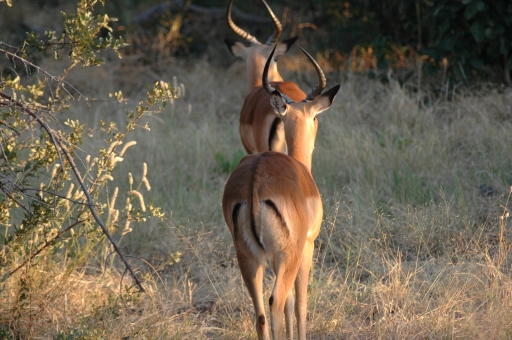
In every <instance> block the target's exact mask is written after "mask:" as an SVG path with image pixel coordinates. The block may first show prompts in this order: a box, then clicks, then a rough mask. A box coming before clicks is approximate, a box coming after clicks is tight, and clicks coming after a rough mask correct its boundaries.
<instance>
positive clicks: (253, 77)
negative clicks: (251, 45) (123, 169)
mask: <svg viewBox="0 0 512 340" xmlns="http://www.w3.org/2000/svg"><path fill="white" fill-rule="evenodd" d="M264 67H265V64H264V62H263V63H254V64H252V65H247V85H248V89H249V92H250V91H252V90H253V89H254V88H256V87H258V86H261V85H262V84H263V83H262V82H261V75H262V74H263V68H264ZM268 81H271V82H273V81H283V77H281V75H280V74H279V71H278V70H277V63H276V62H272V63H271V64H270V66H269V68H268Z"/></svg>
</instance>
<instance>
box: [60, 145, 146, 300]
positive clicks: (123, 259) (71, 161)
mask: <svg viewBox="0 0 512 340" xmlns="http://www.w3.org/2000/svg"><path fill="white" fill-rule="evenodd" d="M57 142H58V143H59V146H60V147H61V149H62V151H63V152H64V155H65V156H66V159H67V160H68V162H69V164H70V165H71V169H72V170H73V172H74V173H75V177H76V179H77V181H78V183H79V184H80V186H81V187H82V191H83V193H84V194H85V196H86V197H87V201H88V202H89V210H90V211H91V213H92V216H93V217H94V219H95V220H96V222H97V223H98V224H99V226H100V227H101V229H102V230H103V233H104V234H105V235H106V236H107V238H108V240H109V241H110V243H111V244H112V246H113V247H114V250H115V251H116V253H117V254H119V257H120V258H121V260H122V261H123V262H124V265H125V266H126V269H127V270H128V271H129V272H130V274H131V275H132V278H133V280H134V281H135V283H136V284H137V286H138V287H139V290H140V291H141V292H144V291H145V290H144V287H142V283H141V282H140V280H139V278H138V277H137V275H136V274H135V272H134V271H133V269H132V267H131V266H130V264H129V263H128V261H127V260H126V258H125V256H124V255H123V252H122V251H121V249H120V248H119V246H118V245H117V243H116V241H115V240H114V238H113V237H112V235H110V232H109V231H108V229H107V227H106V226H105V224H104V223H103V221H102V220H101V219H100V217H99V216H98V214H97V213H96V209H94V202H93V199H92V197H91V195H90V194H89V190H88V189H87V186H86V185H85V183H84V181H83V179H82V175H81V174H80V171H78V168H77V166H76V164H75V161H74V159H73V157H72V156H71V154H70V152H69V150H68V149H67V147H66V146H65V145H64V144H62V142H61V140H60V139H58V140H57Z"/></svg>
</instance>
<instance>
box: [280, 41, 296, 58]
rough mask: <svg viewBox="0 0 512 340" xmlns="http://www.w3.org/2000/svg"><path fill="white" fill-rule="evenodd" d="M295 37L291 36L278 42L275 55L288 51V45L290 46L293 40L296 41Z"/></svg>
mask: <svg viewBox="0 0 512 340" xmlns="http://www.w3.org/2000/svg"><path fill="white" fill-rule="evenodd" d="M297 38H298V37H293V38H290V39H286V40H283V41H280V42H278V43H277V47H276V53H275V55H276V56H278V55H282V54H285V53H286V52H288V50H289V49H290V47H292V45H293V43H294V42H295V41H297Z"/></svg>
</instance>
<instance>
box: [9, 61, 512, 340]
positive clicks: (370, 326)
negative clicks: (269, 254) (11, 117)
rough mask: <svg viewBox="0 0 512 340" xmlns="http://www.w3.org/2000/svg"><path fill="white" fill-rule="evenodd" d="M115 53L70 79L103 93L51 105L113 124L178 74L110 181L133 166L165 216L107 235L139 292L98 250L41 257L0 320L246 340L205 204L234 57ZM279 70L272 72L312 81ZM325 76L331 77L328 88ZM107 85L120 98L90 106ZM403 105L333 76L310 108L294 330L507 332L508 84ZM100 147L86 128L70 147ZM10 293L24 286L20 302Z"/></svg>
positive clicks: (21, 328) (222, 148)
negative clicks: (309, 258) (305, 241)
mask: <svg viewBox="0 0 512 340" xmlns="http://www.w3.org/2000/svg"><path fill="white" fill-rule="evenodd" d="M123 63H124V64H121V63H108V64H107V68H106V69H110V70H111V71H109V72H107V71H105V69H100V68H97V69H94V70H93V71H91V70H87V71H86V72H92V73H88V76H87V77H85V75H84V74H83V73H76V74H71V75H70V76H69V79H68V80H69V81H70V82H71V83H73V84H77V85H78V87H79V88H80V89H81V90H82V91H84V92H87V93H90V94H91V98H92V97H95V98H97V99H101V101H97V102H94V101H93V102H91V103H89V104H88V105H85V104H77V105H76V106H74V107H73V108H72V109H71V111H70V112H69V113H65V114H66V115H67V114H71V115H73V116H75V117H79V118H80V120H81V121H82V122H84V123H86V124H87V127H88V128H91V129H97V124H98V121H99V120H100V119H103V120H106V121H108V120H114V121H117V122H119V123H120V122H121V121H122V120H123V117H124V114H125V113H124V111H125V110H126V109H129V108H131V107H133V106H134V105H133V104H134V103H136V102H137V101H138V100H140V99H141V98H143V95H144V93H143V91H144V88H145V86H146V84H147V85H151V84H152V83H154V82H155V81H158V80H159V79H163V80H166V81H170V82H171V83H173V77H176V82H177V84H178V85H179V84H180V83H183V85H184V88H185V93H184V94H183V95H182V97H181V98H178V99H176V100H175V101H174V103H173V104H170V105H169V106H168V107H167V108H166V110H165V111H164V112H163V113H161V114H158V115H157V114H155V115H153V116H149V117H148V118H147V121H148V122H149V123H150V127H151V130H150V131H144V130H142V129H140V130H138V131H137V132H136V133H135V134H134V135H132V138H133V139H134V140H137V145H135V146H133V147H131V148H130V149H128V151H127V153H126V157H125V161H124V162H123V163H121V165H120V168H119V171H118V172H117V173H116V174H114V177H115V178H114V181H113V182H112V188H111V189H112V190H113V188H114V187H115V186H119V187H121V188H125V189H126V188H127V187H128V171H132V172H133V170H132V169H134V168H136V169H138V168H140V172H139V173H137V172H133V176H134V178H135V180H136V181H137V180H140V176H141V173H142V163H144V162H145V163H147V166H148V175H147V177H148V179H149V182H150V184H151V191H149V192H148V195H147V197H148V198H151V199H152V200H153V202H154V203H155V204H156V205H157V206H161V207H162V208H163V211H164V212H165V214H166V221H165V222H163V223H162V222H158V223H157V222H148V223H138V224H133V225H132V228H133V231H132V232H131V233H129V234H127V235H126V236H124V237H123V238H122V240H121V245H122V246H123V248H124V250H125V251H126V252H127V254H129V255H130V256H133V257H131V258H130V260H131V262H132V263H133V265H134V266H135V267H137V268H138V270H139V273H140V275H141V276H142V277H143V279H144V280H145V287H146V289H147V293H146V294H141V295H139V294H137V293H135V292H134V291H133V290H127V287H128V286H129V285H130V280H129V279H128V278H127V277H126V276H125V277H124V280H122V276H123V273H122V269H121V268H122V267H121V266H118V265H117V263H116V261H115V260H113V259H112V258H111V257H109V258H106V259H99V261H98V262H99V263H101V265H100V266H98V265H96V264H95V265H91V266H86V267H85V268H77V269H74V270H72V271H71V272H65V273H62V270H63V268H65V266H64V265H63V264H62V263H55V262H45V261H44V260H41V261H39V264H38V267H37V268H36V267H32V270H29V271H24V272H20V274H19V275H16V276H15V277H13V278H12V279H10V280H8V281H7V282H6V284H5V286H4V287H2V288H1V289H3V290H1V293H0V329H15V330H16V331H17V332H19V333H18V334H19V335H20V337H21V338H54V337H56V336H57V334H59V332H61V334H62V335H68V336H69V337H68V338H69V339H73V338H77V339H78V338H80V336H83V337H84V338H103V339H105V338H108V339H121V338H130V339H156V338H169V339H184V338H185V339H197V338H229V339H238V338H255V337H256V336H255V332H254V327H253V315H252V313H253V308H252V306H251V302H250V299H249V296H248V294H247V292H246V290H245V288H244V286H243V283H242V280H241V277H240V273H239V270H238V267H237V263H236V258H235V255H234V249H233V245H232V241H231V236H230V234H229V232H228V230H227V227H226V226H225V224H224V221H223V218H222V212H221V205H220V202H221V197H222V191H223V186H224V183H225V182H226V180H227V178H228V176H229V170H226V169H229V166H228V167H227V168H226V167H225V166H223V164H219V159H220V157H219V156H217V157H216V155H222V157H223V158H222V159H224V160H228V162H232V161H233V159H237V153H239V152H240V150H243V148H242V145H241V143H240V140H239V137H238V114H239V110H240V108H241V106H242V102H243V98H244V95H245V91H246V87H245V79H244V76H243V74H244V72H243V65H242V64H241V63H237V64H235V65H234V66H233V67H232V68H231V69H228V70H220V69H215V68H213V67H212V66H211V65H209V64H208V63H207V62H206V61H198V62H197V63H196V65H195V66H194V67H191V66H189V65H188V66H187V65H185V64H182V63H179V62H176V61H174V60H166V61H165V62H162V63H161V64H158V65H153V66H151V67H146V66H140V65H137V64H135V63H132V62H129V61H128V62H123ZM295 75H296V74H294V73H290V74H288V79H292V80H297V79H302V78H306V80H307V81H309V79H310V78H307V77H305V76H301V77H300V78H295V79H294V78H293V77H294V76H295ZM336 78H337V77H336V76H334V75H329V83H328V86H333V85H335V84H336V83H337V82H336ZM311 79H312V78H311ZM300 85H301V87H302V88H304V89H306V90H307V88H306V85H305V84H304V83H302V80H300ZM113 89H116V90H118V89H121V90H122V91H123V93H124V95H125V97H128V98H129V102H128V103H126V104H119V103H117V102H114V101H103V100H106V99H107V98H108V93H109V92H111V91H113ZM418 98H419V96H418V94H417V93H412V92H411V93H409V92H408V91H407V89H406V88H405V89H404V88H401V87H400V86H398V84H396V83H395V82H393V81H391V82H390V83H389V84H387V85H384V84H381V83H379V82H376V81H372V80H368V79H366V78H364V77H357V76H356V77H352V78H350V79H349V80H347V78H345V77H342V81H341V89H340V92H339V94H338V96H337V97H336V100H335V102H334V104H333V106H332V107H331V108H330V109H329V110H328V111H326V112H324V113H322V114H321V116H320V117H319V119H320V127H319V134H318V138H317V142H316V146H315V153H314V156H313V175H314V177H315V180H316V182H317V185H318V187H319V189H320V192H321V194H322V199H323V201H324V211H325V214H324V223H323V226H322V231H321V234H320V237H319V239H318V240H317V242H316V246H317V247H316V252H315V255H314V259H315V266H314V269H313V270H312V274H311V280H310V283H311V284H310V288H309V307H308V313H309V314H308V318H309V320H308V331H309V337H310V338H314V339H324V338H325V339H337V338H361V339H366V338H392V339H412V338H489V339H494V338H508V337H510V336H511V332H512V329H511V327H510V324H511V322H512V313H510V304H511V303H512V296H511V293H512V279H511V277H510V274H511V273H510V269H509V268H510V259H509V256H508V254H509V250H510V241H509V240H510V236H511V234H510V233H509V232H508V230H507V217H504V219H500V217H501V216H505V214H506V211H508V208H507V207H505V204H506V202H507V201H506V200H507V196H508V194H509V190H510V185H512V149H511V145H512V134H511V133H510V132H511V131H512V129H511V127H512V126H511V123H512V111H511V109H510V108H511V107H512V91H511V90H509V89H502V88H493V87H489V88H483V89H480V90H472V91H469V90H468V91H467V92H464V93H461V94H457V95H455V96H453V98H451V97H450V98H449V99H450V100H448V99H444V98H441V99H439V100H438V101H435V102H434V103H430V104H429V105H426V104H425V103H424V101H423V100H418ZM103 144H104V141H102V140H101V138H100V139H98V138H95V139H87V138H86V139H84V144H83V146H82V147H83V149H84V151H83V153H81V154H78V156H79V157H82V158H85V156H86V155H87V150H89V149H94V148H97V147H99V146H102V145H103ZM128 169H130V170H128ZM484 187H488V188H490V189H489V190H482V188H484ZM125 191H126V190H120V192H125ZM119 199H121V197H120V198H119ZM500 221H501V223H502V224H501V225H500ZM501 232H503V235H504V237H503V238H500V233H501ZM44 256H45V255H44V254H43V255H41V257H42V258H44ZM62 261H65V259H62ZM269 274H270V272H269ZM270 278H271V276H270V275H269V279H268V280H267V282H266V286H267V288H269V287H270V286H271V283H272V282H271V279H270ZM269 291H270V289H267V291H266V295H265V296H266V297H267V298H268V294H269ZM20 294H26V295H27V296H28V297H29V298H28V300H27V299H23V301H24V302H23V304H21V303H19V301H20V298H19V297H20ZM26 301H28V302H26ZM1 334H2V335H3V334H4V333H1ZM6 334H7V333H6ZM6 336H7V338H9V336H10V335H6Z"/></svg>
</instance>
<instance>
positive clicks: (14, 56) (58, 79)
mask: <svg viewBox="0 0 512 340" xmlns="http://www.w3.org/2000/svg"><path fill="white" fill-rule="evenodd" d="M0 52H3V53H5V54H7V55H9V56H11V57H13V58H17V59H19V60H21V62H22V63H23V64H24V65H30V66H32V67H34V68H35V69H37V70H38V71H39V72H42V73H44V74H45V75H46V76H48V77H49V78H50V79H51V80H53V81H54V82H56V83H57V84H58V85H59V87H62V88H64V91H66V93H67V94H68V95H70V96H71V98H73V99H74V97H73V95H72V94H71V93H70V92H69V91H68V90H67V89H66V88H65V87H64V86H62V84H66V85H69V87H71V88H72V89H73V90H75V91H76V92H77V93H78V94H79V95H80V96H81V97H83V98H85V96H84V95H83V94H82V93H81V92H80V91H78V90H77V89H76V88H75V87H74V86H73V85H71V84H70V83H68V82H67V81H65V80H63V79H60V78H59V77H56V76H54V75H52V74H50V73H48V72H47V71H45V70H44V69H42V68H41V67H39V66H37V65H35V64H33V63H31V62H30V61H28V60H26V59H24V58H22V57H20V56H19V55H17V54H15V53H11V52H9V51H6V50H3V49H0Z"/></svg>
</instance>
